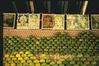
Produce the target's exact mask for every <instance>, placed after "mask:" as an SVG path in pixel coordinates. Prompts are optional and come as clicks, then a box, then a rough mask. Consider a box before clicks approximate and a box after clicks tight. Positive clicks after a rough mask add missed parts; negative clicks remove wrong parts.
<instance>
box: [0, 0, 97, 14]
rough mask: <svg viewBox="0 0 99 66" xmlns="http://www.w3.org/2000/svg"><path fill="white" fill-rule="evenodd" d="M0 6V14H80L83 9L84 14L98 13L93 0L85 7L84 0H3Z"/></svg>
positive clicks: (95, 2)
mask: <svg viewBox="0 0 99 66" xmlns="http://www.w3.org/2000/svg"><path fill="white" fill-rule="evenodd" d="M0 5H1V7H0V8H2V9H0V10H1V11H2V12H16V13H31V12H34V13H60V14H61V13H62V14H63V13H69V14H80V13H82V11H83V7H84V9H85V14H98V13H99V7H97V6H99V4H98V2H97V1H95V0H89V1H88V2H87V4H86V6H85V2H84V0H5V1H1V2H0ZM83 12H84V11H83Z"/></svg>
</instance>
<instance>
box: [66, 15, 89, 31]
mask: <svg viewBox="0 0 99 66" xmlns="http://www.w3.org/2000/svg"><path fill="white" fill-rule="evenodd" d="M66 23H67V24H66V26H67V30H88V29H89V16H88V15H79V14H68V15H67V19H66Z"/></svg>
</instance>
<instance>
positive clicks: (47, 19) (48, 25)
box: [41, 14, 54, 29]
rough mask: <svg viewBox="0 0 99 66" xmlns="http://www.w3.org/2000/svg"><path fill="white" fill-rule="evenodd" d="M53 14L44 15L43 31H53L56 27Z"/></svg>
mask: <svg viewBox="0 0 99 66" xmlns="http://www.w3.org/2000/svg"><path fill="white" fill-rule="evenodd" d="M53 19H54V17H53V14H42V26H41V28H42V29H53V26H54V21H53Z"/></svg>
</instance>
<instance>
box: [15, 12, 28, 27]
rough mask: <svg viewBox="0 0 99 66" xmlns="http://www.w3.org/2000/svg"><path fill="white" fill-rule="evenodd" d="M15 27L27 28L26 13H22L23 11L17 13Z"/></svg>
mask: <svg viewBox="0 0 99 66" xmlns="http://www.w3.org/2000/svg"><path fill="white" fill-rule="evenodd" d="M17 29H29V23H28V14H23V13H19V14H18V16H17Z"/></svg>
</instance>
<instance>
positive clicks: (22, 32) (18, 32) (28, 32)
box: [3, 29, 99, 38]
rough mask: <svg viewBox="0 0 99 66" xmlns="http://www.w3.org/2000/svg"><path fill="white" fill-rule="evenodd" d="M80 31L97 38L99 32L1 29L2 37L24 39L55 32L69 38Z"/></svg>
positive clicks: (49, 34)
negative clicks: (67, 35) (64, 34)
mask: <svg viewBox="0 0 99 66" xmlns="http://www.w3.org/2000/svg"><path fill="white" fill-rule="evenodd" d="M82 31H91V32H92V33H93V34H95V35H96V36H97V37H99V30H42V29H39V30H32V29H3V35H4V36H20V37H22V38H26V37H28V36H30V35H33V36H36V37H42V36H52V35H53V34H55V33H56V32H67V33H68V34H69V35H70V36H77V35H78V34H79V33H80V32H82Z"/></svg>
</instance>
